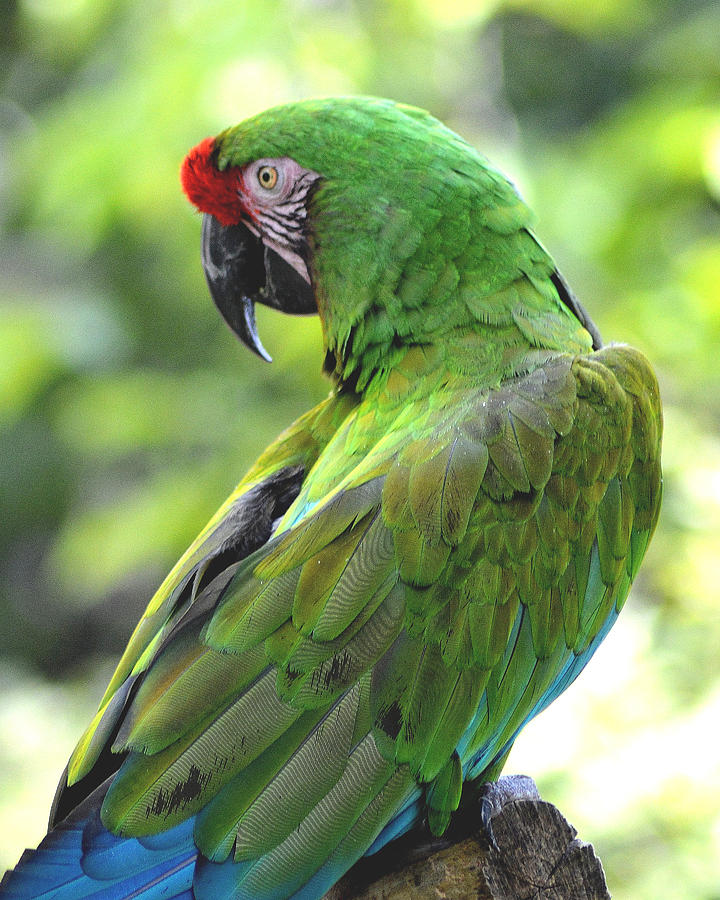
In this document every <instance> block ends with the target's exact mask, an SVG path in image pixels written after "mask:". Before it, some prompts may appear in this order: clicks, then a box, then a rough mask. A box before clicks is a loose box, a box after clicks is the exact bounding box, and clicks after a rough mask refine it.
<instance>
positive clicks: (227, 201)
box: [180, 138, 242, 225]
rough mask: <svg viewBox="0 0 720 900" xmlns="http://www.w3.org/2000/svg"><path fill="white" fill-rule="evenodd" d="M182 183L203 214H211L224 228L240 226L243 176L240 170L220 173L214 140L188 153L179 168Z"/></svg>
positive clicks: (199, 145) (192, 201)
mask: <svg viewBox="0 0 720 900" xmlns="http://www.w3.org/2000/svg"><path fill="white" fill-rule="evenodd" d="M180 183H181V184H182V189H183V190H184V191H185V194H186V195H187V198H188V200H189V201H190V202H191V203H192V204H193V205H194V206H197V208H198V209H199V210H200V212H204V213H210V215H212V216H215V218H216V219H217V220H218V222H220V223H221V224H222V225H237V224H238V222H239V221H240V218H241V212H242V203H241V199H240V196H239V195H238V190H239V189H240V186H241V175H240V172H239V170H238V169H234V168H228V169H225V171H224V172H221V171H220V170H219V169H218V167H217V164H216V156H215V139H214V138H205V140H204V141H200V143H199V144H198V145H197V147H193V149H192V150H191V151H190V152H189V153H188V155H187V156H186V157H185V159H184V160H183V163H182V165H181V166H180Z"/></svg>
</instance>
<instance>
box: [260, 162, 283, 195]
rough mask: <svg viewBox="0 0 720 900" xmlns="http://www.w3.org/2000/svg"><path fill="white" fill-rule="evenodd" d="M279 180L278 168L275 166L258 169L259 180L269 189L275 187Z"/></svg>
mask: <svg viewBox="0 0 720 900" xmlns="http://www.w3.org/2000/svg"><path fill="white" fill-rule="evenodd" d="M277 180H278V173H277V169H276V168H275V167H274V166H263V167H262V168H260V169H258V181H259V182H260V184H261V185H262V186H263V187H264V188H267V189H268V190H270V189H272V188H274V187H275V185H276V184H277Z"/></svg>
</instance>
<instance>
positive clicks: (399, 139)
mask: <svg viewBox="0 0 720 900" xmlns="http://www.w3.org/2000/svg"><path fill="white" fill-rule="evenodd" d="M181 183H182V187H183V190H184V192H185V195H186V196H187V198H188V200H189V201H190V203H191V204H192V205H193V206H194V207H195V208H196V209H197V210H198V211H199V212H200V213H202V236H201V256H202V266H203V269H204V273H205V277H206V281H207V284H208V288H209V291H210V294H211V296H212V299H213V301H214V303H215V304H216V306H217V307H218V310H219V311H220V313H221V315H222V316H223V318H224V319H225V320H226V322H227V323H228V324H229V326H230V328H231V329H232V330H233V331H234V332H235V334H236V335H237V336H238V337H239V338H240V340H241V341H242V342H243V343H244V344H245V345H246V346H247V347H248V348H249V349H250V350H251V351H252V352H253V353H255V354H256V355H257V356H259V357H261V358H263V359H265V360H269V359H270V356H269V354H268V352H267V351H266V349H265V348H264V346H263V344H262V342H261V340H260V337H259V335H258V329H257V324H256V319H255V307H256V304H258V303H260V304H263V305H265V306H267V307H270V308H272V309H275V310H278V311H281V312H284V313H288V314H293V315H310V314H315V315H318V316H319V320H320V324H321V331H322V340H323V355H320V358H319V360H318V364H319V365H320V364H321V365H322V366H323V368H324V371H325V372H326V374H327V375H328V377H329V379H330V384H331V389H330V393H329V395H328V396H327V397H326V398H325V399H324V400H322V401H321V402H320V403H319V404H318V405H317V406H315V407H314V408H313V409H311V410H310V411H309V412H306V413H305V414H303V415H301V416H300V418H299V419H297V421H295V422H294V423H293V424H291V425H290V426H289V427H287V428H286V430H284V431H282V433H281V434H280V435H279V437H278V438H277V439H276V440H275V441H274V442H273V443H272V444H270V446H269V447H268V448H267V449H266V450H265V451H264V452H262V453H261V455H260V456H259V458H258V459H257V460H256V462H254V463H253V464H252V465H251V467H250V469H249V471H248V472H247V474H246V475H245V476H244V478H243V479H242V480H241V481H240V483H239V484H238V486H237V487H236V488H235V489H234V490H233V492H232V493H231V494H230V496H229V497H228V499H227V500H226V502H225V503H224V504H223V505H222V506H221V508H220V509H219V510H218V512H217V513H216V514H215V516H214V517H213V518H212V519H211V520H210V522H209V523H208V525H207V526H206V527H205V528H204V529H203V530H202V531H201V532H200V534H199V536H198V537H197V538H196V540H195V541H194V542H193V543H192V544H191V546H190V547H189V549H188V550H187V552H186V553H185V554H184V555H183V556H182V558H181V559H180V561H179V562H178V563H177V565H176V566H175V568H174V569H173V570H172V571H171V572H170V574H169V575H168V577H167V578H166V580H165V581H164V582H163V583H162V585H161V586H160V588H159V590H158V591H157V593H156V594H155V595H154V597H153V598H152V599H151V600H150V603H149V605H148V607H147V609H146V611H145V613H144V614H143V616H142V618H141V619H140V621H139V624H138V625H137V627H136V629H135V631H134V632H133V634H132V636H131V638H130V641H129V643H128V645H127V648H126V650H125V652H124V654H123V656H122V657H121V659H120V662H119V664H118V666H117V669H116V671H115V673H114V675H113V677H112V679H111V681H110V684H109V686H108V688H107V691H106V693H105V695H104V697H103V698H102V700H101V702H100V706H99V709H98V711H97V713H96V715H95V716H94V718H93V719H92V721H91V723H90V725H89V726H88V728H87V730H86V731H85V733H84V734H83V735H82V737H81V738H80V740H79V743H78V744H77V747H76V749H75V750H74V752H73V754H72V756H71V757H70V760H69V763H68V765H67V768H66V770H65V772H64V774H63V776H62V778H61V781H60V785H59V787H58V790H57V794H56V796H55V800H54V803H53V807H52V812H51V816H50V825H49V831H48V833H47V836H46V837H45V838H44V839H43V841H42V843H41V844H40V845H39V847H38V848H37V849H36V850H34V851H26V852H25V854H24V855H23V857H22V858H21V860H20V861H19V863H18V865H17V866H16V867H15V869H14V870H11V871H10V872H8V873H7V874H6V876H5V878H4V880H3V883H2V889H1V893H2V896H3V897H7V898H30V897H41V898H56V900H68V898H85V897H92V898H111V900H119V898H126V900H129V898H131V897H132V898H143V900H156V898H183V900H191V898H195V900H206V898H234V900H287V898H294V900H316V898H321V897H322V896H323V895H324V894H325V893H326V892H327V891H328V890H329V889H330V888H331V887H332V886H333V885H334V884H335V883H336V882H337V881H338V880H339V879H340V878H341V877H342V876H343V874H344V873H345V872H347V871H348V869H349V868H350V867H351V866H353V865H354V864H355V863H356V862H357V861H358V860H360V859H361V858H362V857H364V856H372V854H374V853H376V852H378V851H379V850H380V849H381V848H384V847H386V846H387V845H389V844H390V843H391V842H392V841H394V840H396V839H397V838H398V837H400V836H401V835H404V834H407V833H408V832H410V831H411V830H413V829H418V828H420V829H424V831H423V833H424V834H426V835H427V834H428V832H429V834H430V835H434V836H440V835H443V834H444V833H445V832H446V829H447V828H448V826H449V824H450V822H451V820H452V818H453V816H454V814H455V813H456V812H457V811H458V810H459V809H460V808H461V802H462V806H463V807H464V805H465V804H466V803H467V802H472V798H473V797H474V796H477V790H478V787H479V786H480V785H482V784H484V783H486V782H492V781H493V780H495V779H497V777H498V776H499V773H500V771H501V770H502V767H503V764H504V762H505V760H506V758H507V756H508V753H509V751H510V748H511V747H512V745H513V742H514V740H515V739H516V737H517V735H518V733H519V732H520V730H521V729H522V728H523V726H524V725H525V724H526V723H527V722H529V721H530V720H531V719H532V718H533V717H534V716H536V715H537V714H538V713H539V712H541V711H542V710H543V709H544V708H545V707H547V706H548V704H550V703H551V702H552V701H553V700H554V699H555V698H557V697H558V695H560V694H561V693H562V692H563V691H564V690H565V689H566V688H567V687H568V686H569V685H570V684H571V683H572V682H573V681H574V680H575V679H576V678H577V676H578V675H579V674H580V672H581V671H582V670H583V668H584V667H585V665H586V664H587V662H588V661H589V659H590V657H591V656H592V655H593V653H594V652H595V650H596V649H597V647H598V646H599V644H600V643H601V641H602V640H603V639H604V637H605V636H606V635H607V633H608V631H609V630H610V628H611V627H612V625H613V624H614V622H615V620H616V619H617V617H618V614H619V612H620V610H621V609H622V607H623V605H624V603H625V600H626V598H627V596H628V591H629V589H630V586H631V583H632V582H633V579H634V578H635V576H636V574H637V572H638V568H639V566H640V563H641V560H642V558H643V556H644V554H645V551H646V548H647V546H648V542H649V540H650V538H651V536H652V533H653V530H654V528H655V525H656V522H657V519H658V514H659V509H660V501H661V493H662V475H661V465H660V447H661V432H662V410H661V403H660V397H659V389H658V384H657V380H656V377H655V375H654V373H653V370H652V368H651V366H650V364H649V362H648V361H647V359H646V358H645V356H644V355H643V354H642V353H640V352H639V351H638V350H635V349H633V348H632V347H630V346H627V345H624V344H608V345H603V343H602V341H601V338H600V335H599V333H598V330H597V328H596V327H595V325H594V324H593V322H592V320H591V318H590V316H589V315H588V313H587V312H586V311H585V309H584V307H583V306H582V305H581V303H580V302H579V300H578V299H577V298H576V297H575V295H574V294H573V293H572V291H571V289H570V288H569V286H568V284H567V282H566V281H565V279H564V278H563V276H562V275H561V274H560V272H559V271H558V269H557V268H556V265H555V263H554V262H553V259H552V258H551V256H550V255H549V253H548V251H547V250H546V249H545V248H544V247H543V245H542V244H541V243H540V242H539V240H538V238H537V237H536V236H535V233H534V230H533V227H534V226H533V217H532V215H531V213H530V211H529V209H528V207H527V206H526V204H525V202H524V201H523V200H522V199H521V197H520V194H519V192H518V191H517V189H516V188H515V186H514V185H513V184H512V183H511V182H510V181H509V180H508V179H507V178H506V177H505V176H504V175H503V174H502V173H501V172H500V171H499V170H498V169H496V168H495V167H494V166H493V165H492V164H491V163H490V162H489V161H488V160H487V159H486V158H485V157H484V156H482V155H481V154H480V153H479V152H478V151H477V150H476V149H475V148H474V147H473V146H471V144H469V143H468V142H466V141H465V140H464V139H462V138H461V137H460V136H458V135H457V134H455V133H454V132H453V131H452V130H450V129H449V128H448V127H446V126H445V125H444V124H442V123H441V122H440V121H439V120H437V119H435V118H434V117H432V116H431V115H430V114H429V113H427V112H425V111H423V110H420V109H417V108H414V107H412V106H409V105H404V104H401V103H397V102H394V101H390V100H383V99H378V98H371V97H337V98H329V99H319V100H318V99H312V100H302V101H297V102H292V103H288V104H284V105H280V106H276V107H274V108H272V109H269V110H266V111H264V112H261V113H259V114H257V115H255V116H253V117H251V118H249V119H246V120H245V121H243V122H242V123H241V124H239V125H237V126H234V127H230V128H228V129H227V130H225V131H223V132H221V133H220V134H219V135H217V136H216V137H214V138H206V139H205V140H203V141H201V142H200V143H199V144H197V146H195V147H194V148H193V149H192V150H191V151H190V152H189V154H188V155H187V156H186V158H185V160H184V162H183V163H182V166H181ZM288 321H290V320H288ZM396 846H397V845H396Z"/></svg>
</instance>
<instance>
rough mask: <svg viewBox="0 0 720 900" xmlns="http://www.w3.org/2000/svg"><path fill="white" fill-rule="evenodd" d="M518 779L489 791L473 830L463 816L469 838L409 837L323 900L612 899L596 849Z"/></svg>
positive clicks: (352, 874) (367, 863) (354, 872)
mask: <svg viewBox="0 0 720 900" xmlns="http://www.w3.org/2000/svg"><path fill="white" fill-rule="evenodd" d="M520 779H522V776H511V777H510V778H509V779H500V782H499V783H498V785H491V786H489V787H488V791H487V794H486V797H485V798H483V799H482V800H481V802H480V805H479V806H476V815H475V817H474V818H475V823H474V824H475V827H474V828H473V827H472V824H470V825H469V824H468V814H467V811H466V812H465V813H464V824H463V825H462V826H461V828H460V831H464V832H465V833H464V834H459V835H458V834H457V833H456V834H455V835H454V836H451V837H450V838H449V839H448V840H444V841H433V842H431V843H425V844H424V845H423V844H422V843H420V844H418V836H417V834H410V835H407V836H406V837H405V838H403V839H401V840H399V841H396V842H394V843H393V844H391V845H389V846H388V847H386V848H385V849H384V850H383V851H382V852H381V853H378V854H377V855H376V856H373V857H369V858H367V859H363V860H361V861H360V862H359V863H358V864H357V865H356V866H355V867H354V868H353V869H351V871H350V872H348V874H347V875H346V876H345V877H344V878H343V879H342V880H341V881H340V882H339V883H338V884H337V885H336V886H335V887H334V888H333V889H332V890H331V891H330V892H329V893H328V894H327V895H326V900H610V894H609V892H608V889H607V885H606V883H605V875H604V872H603V868H602V863H601V862H600V860H599V859H598V858H597V856H596V855H595V851H594V849H593V847H592V845H591V844H586V843H584V842H583V841H581V840H579V839H578V837H577V832H576V830H575V829H574V828H573V826H572V825H570V824H569V823H568V822H567V820H566V819H565V818H564V816H563V815H562V813H561V812H560V811H559V810H558V809H557V808H556V807H555V806H553V805H552V804H551V803H547V802H545V801H543V800H540V799H539V796H538V795H537V791H536V790H535V788H534V784H533V783H532V782H531V781H530V779H524V780H523V783H522V784H521V785H520V786H519V785H518V781H519V780H520ZM513 782H514V783H513ZM528 782H529V783H530V785H532V789H531V790H528V789H527V783H528ZM503 783H504V784H503ZM518 787H520V789H519V790H518ZM457 830H458V829H457V828H456V829H455V831H456V832H457ZM468 830H469V831H470V833H468ZM425 837H426V838H427V835H426V836H425ZM421 840H422V838H421Z"/></svg>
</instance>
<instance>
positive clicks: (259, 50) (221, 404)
mask: <svg viewBox="0 0 720 900" xmlns="http://www.w3.org/2000/svg"><path fill="white" fill-rule="evenodd" d="M336 93H372V94H379V95H385V96H390V97H393V98H395V99H399V100H404V101H406V102H410V103H414V104H417V105H420V106H424V107H426V108H429V109H430V110H431V111H432V112H434V113H435V114H436V115H438V116H439V117H440V118H442V119H444V120H445V121H447V122H448V123H449V124H451V125H452V126H453V127H455V128H456V130H458V131H460V132H461V133H462V134H463V135H464V136H466V137H467V138H469V139H470V140H471V141H473V142H474V143H475V144H476V145H477V146H478V147H479V148H480V149H482V150H483V151H484V152H485V153H486V154H487V155H488V156H490V157H491V158H492V159H493V160H494V161H495V162H496V163H497V164H498V165H500V166H501V167H502V168H503V169H504V170H505V171H507V172H508V173H510V174H511V175H512V177H513V178H514V179H515V180H516V181H517V183H518V184H519V185H520V187H521V190H522V191H523V193H524V194H525V196H526V197H527V198H528V199H529V201H530V203H531V205H532V206H533V207H534V208H535V210H536V212H537V214H538V231H539V234H540V236H541V238H542V239H543V241H544V242H545V243H546V244H547V245H548V246H549V248H550V249H551V251H552V252H553V254H554V256H555V257H556V259H557V260H558V262H559V264H560V267H561V269H562V270H563V272H564V274H565V275H566V277H567V278H568V280H569V281H570V282H571V283H572V284H573V286H574V288H575V290H576V292H577V293H578V294H579V296H580V297H581V299H582V301H583V302H584V303H585V305H586V306H587V307H588V309H589V310H590V311H591V313H592V315H593V317H594V318H595V321H596V322H597V323H598V325H599V327H600V329H601V331H602V333H603V335H604V336H605V338H606V339H614V340H625V341H628V342H630V343H633V344H635V345H636V346H638V347H640V348H641V349H643V350H644V351H645V352H646V353H647V355H648V356H649V357H650V358H651V359H652V360H653V362H654V363H655V364H656V366H657V370H658V374H659V377H660V381H661V387H662V391H663V396H664V401H665V407H666V428H667V436H666V444H665V454H664V460H665V473H666V482H665V487H666V493H665V498H666V499H665V505H664V512H663V516H662V519H661V523H660V528H659V532H658V534H657V536H656V538H655V541H654V543H653V545H652V547H651V550H650V553H649V555H648V559H647V562H646V565H645V567H644V569H643V571H642V573H641V577H640V579H639V580H638V583H637V585H636V588H635V590H634V592H633V595H632V598H631V600H630V602H629V604H628V608H627V610H626V611H625V612H624V613H623V617H622V618H621V621H620V624H619V626H618V627H617V628H616V629H615V631H614V632H613V634H612V635H611V636H610V638H609V639H608V641H607V642H606V644H605V645H604V646H603V647H602V648H601V651H600V652H599V653H598V658H597V660H596V661H594V662H593V664H592V665H591V666H590V667H589V670H588V672H587V673H586V674H585V675H584V676H583V678H581V679H580V681H579V683H578V685H576V686H575V687H574V688H573V689H572V690H571V691H570V692H569V693H568V694H567V695H566V697H564V698H563V699H562V700H561V701H559V702H558V703H557V704H555V706H554V707H553V708H552V709H551V710H550V711H548V712H547V713H546V714H544V715H543V716H542V717H541V718H540V719H539V720H538V721H537V723H533V724H532V725H531V726H530V727H529V728H528V729H527V731H526V732H525V733H524V735H523V736H522V737H521V739H520V740H519V741H518V744H517V748H516V751H514V753H513V756H512V757H511V761H510V763H509V767H508V770H513V771H515V770H518V769H520V768H522V769H524V770H525V771H527V772H529V773H530V774H533V775H534V776H536V777H538V780H539V782H540V786H541V789H542V790H543V791H544V793H545V795H546V796H547V798H548V799H550V800H553V801H554V802H556V803H558V804H559V805H560V806H561V808H562V809H563V811H564V812H565V813H566V814H567V815H568V816H569V817H570V818H571V820H573V821H574V823H575V824H576V825H577V826H578V827H579V828H580V829H581V836H583V837H584V838H585V839H587V840H592V841H593V842H594V843H595V844H596V847H597V848H598V851H599V853H600V855H601V857H602V859H603V861H604V863H605V866H606V869H607V872H608V879H609V883H610V887H611V890H612V891H613V893H614V894H615V895H616V896H618V897H632V898H639V900H644V898H648V900H649V898H657V897H663V898H665V900H673V898H678V900H679V898H683V900H685V898H706V900H711V898H718V897H720V864H719V863H718V859H720V815H719V813H718V810H719V809H720V764H719V763H718V757H719V756H720V754H719V753H718V751H717V749H716V748H717V737H716V733H717V722H718V720H720V666H719V662H720V590H719V588H718V584H719V582H720V564H719V563H718V555H719V550H720V547H719V545H718V539H717V534H718V530H719V528H720V438H719V437H718V431H719V429H718V426H719V424H720V352H718V347H720V104H719V101H720V6H718V4H717V3H716V2H712V0H709V2H700V0H695V2H693V0H573V2H572V3H567V2H563V0H516V2H501V0H497V2H491V0H487V2H481V0H386V2H381V0H355V2H352V0H243V2H241V3H239V2H237V0H62V2H56V0H3V3H2V5H1V6H0V261H1V265H0V272H1V273H2V277H1V280H0V428H1V429H2V432H1V435H2V450H1V452H0V494H1V496H2V510H3V515H2V517H0V565H1V567H2V577H1V579H0V615H1V616H2V623H3V625H2V628H1V629H0V653H1V660H0V780H1V782H2V786H1V787H0V836H1V838H2V840H0V863H5V864H12V863H13V862H14V861H15V860H16V858H17V856H18V854H19V852H20V850H21V849H22V847H24V846H25V845H27V844H31V843H32V844H34V843H36V842H37V841H38V840H39V838H40V837H41V835H42V833H43V831H44V817H45V815H46V811H47V809H48V807H49V803H50V797H51V794H52V790H53V787H54V783H55V782H56V780H57V778H58V776H59V773H60V771H61V769H62V766H63V765H64V761H65V758H66V757H67V754H68V753H69V751H70V749H71V747H72V744H73V742H74V740H75V738H76V736H77V735H78V734H79V732H80V731H81V729H82V727H83V726H84V724H85V721H86V720H87V719H88V718H89V716H90V715H91V712H92V710H93V706H94V704H95V702H96V701H97V699H98V698H99V695H100V693H101V691H102V688H103V686H104V682H105V680H106V678H107V677H108V674H109V671H110V669H111V666H112V661H113V659H114V658H116V657H117V655H118V654H119V652H120V651H121V649H122V646H123V644H124V642H125V640H126V639H127V636H128V634H129V631H130V629H131V628H132V626H133V624H134V622H135V620H136V619H137V617H138V615H139V613H140V611H141V608H142V607H143V606H144V604H145V602H146V600H147V598H148V597H149V595H150V594H151V593H152V591H153V590H154V588H155V586H156V585H157V583H158V582H159V581H160V580H161V578H162V577H163V575H164V574H165V572H166V571H167V569H168V568H169V567H170V566H171V565H172V563H173V561H174V560H175V558H176V557H177V556H178V555H179V553H180V552H181V551H182V550H183V549H184V547H185V546H186V544H187V543H188V542H189V540H190V539H191V538H192V537H193V535H194V533H195V532H196V531H197V530H198V528H199V527H200V525H201V524H203V522H204V521H205V520H206V519H207V518H208V517H209V515H210V514H211V513H212V512H213V511H214V509H215V508H216V507H217V505H218V504H219V502H220V501H221V500H222V499H223V497H224V495H225V494H226V493H227V492H228V491H229V489H230V488H231V487H232V486H233V484H234V483H235V482H236V481H237V480H238V479H239V477H240V476H241V475H242V473H243V471H244V470H245V468H246V467H247V465H248V463H249V462H250V461H251V459H252V458H253V457H254V456H255V455H256V454H257V452H258V451H259V450H260V449H261V448H262V447H263V446H264V445H265V444H266V443H267V442H268V441H269V440H270V439H271V438H272V437H273V436H274V435H275V434H276V433H277V432H278V431H279V430H280V428H281V427H283V426H284V425H285V424H287V423H288V422H290V421H291V420H292V418H294V417H295V416H296V415H297V414H298V413H299V412H301V411H302V410H304V409H306V408H307V407H308V406H310V405H311V404H312V403H314V402H316V401H317V400H318V399H319V398H320V397H322V396H323V394H324V393H325V392H326V390H327V383H325V382H324V381H323V379H322V378H321V377H320V374H319V369H320V361H321V354H320V337H319V329H318V327H317V323H316V322H315V321H313V320H291V319H287V318H283V317H280V316H277V315H276V314H273V313H272V312H267V314H265V315H263V312H265V311H263V310H261V311H260V313H259V320H260V321H259V325H260V332H261V334H262V335H263V339H264V341H265V343H266V346H267V347H268V349H269V350H270V352H271V353H273V354H274V355H275V356H276V362H275V363H274V364H273V365H272V366H266V365H264V364H263V363H261V362H260V361H258V360H256V359H255V358H253V357H251V356H250V355H249V354H248V353H246V352H245V351H244V350H243V349H242V348H241V347H240V346H239V344H237V343H236V342H235V341H234V340H233V339H232V336H231V335H230V333H229V332H228V331H227V330H226V329H225V327H224V325H223V324H222V323H221V322H220V319H219V316H218V315H217V314H216V312H215V310H214V309H213V307H212V304H211V303H210V301H209V298H208V296H207V291H206V288H205V285H204V283H203V277H202V273H201V270H200V265H199V248H198V244H199V219H198V217H197V216H196V215H195V214H194V213H193V212H192V211H191V209H190V208H189V206H188V204H187V203H186V202H185V201H184V200H183V198H182V197H181V195H180V191H179V188H178V183H177V167H178V164H179V161H180V159H181V158H182V156H183V155H184V153H185V151H186V150H187V149H188V148H189V147H190V146H192V145H194V144H195V143H197V141H198V140H199V139H200V138H202V137H204V136H205V135H206V134H212V133H215V132H216V131H218V130H220V128H222V127H224V126H226V125H228V124H231V123H234V122H236V121H238V120H240V119H242V118H244V117H245V116H246V115H248V114H250V113H253V112H255V111H257V110H259V109H261V108H263V107H265V106H268V105H271V104H273V103H277V102H281V101H284V100H288V99H293V98H298V97H302V96H308V95H317V94H336ZM398 177H402V172H398ZM370 189H371V186H370Z"/></svg>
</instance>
